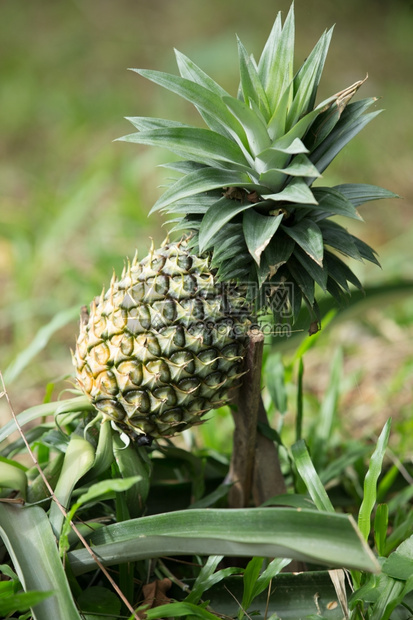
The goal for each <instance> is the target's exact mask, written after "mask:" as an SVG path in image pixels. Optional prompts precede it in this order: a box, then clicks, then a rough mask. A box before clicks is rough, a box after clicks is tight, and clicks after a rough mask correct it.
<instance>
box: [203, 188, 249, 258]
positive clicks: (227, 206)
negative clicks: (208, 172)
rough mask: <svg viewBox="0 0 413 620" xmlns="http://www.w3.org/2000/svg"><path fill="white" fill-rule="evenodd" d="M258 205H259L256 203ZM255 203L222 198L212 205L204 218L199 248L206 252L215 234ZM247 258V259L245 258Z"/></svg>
mask: <svg viewBox="0 0 413 620" xmlns="http://www.w3.org/2000/svg"><path fill="white" fill-rule="evenodd" d="M255 206H257V205H255ZM252 207H254V205H253V204H252V203H250V202H246V203H242V202H240V201H238V200H230V199H228V198H225V197H224V198H221V200H219V201H218V202H216V203H215V204H214V205H212V207H210V208H209V209H208V211H207V213H206V214H205V217H204V219H203V220H202V224H201V228H200V231H199V249H200V251H201V252H204V251H205V250H206V249H207V248H208V247H210V245H211V241H213V237H214V235H216V233H217V232H218V231H219V230H221V228H222V227H223V226H225V225H226V224H227V222H229V221H230V220H232V219H233V218H234V217H235V216H236V215H238V214H239V213H242V211H245V210H246V209H251V208H252ZM244 260H245V259H244Z"/></svg>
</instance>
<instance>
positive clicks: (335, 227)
mask: <svg viewBox="0 0 413 620" xmlns="http://www.w3.org/2000/svg"><path fill="white" fill-rule="evenodd" d="M318 226H319V228H320V230H321V232H322V233H323V238H324V244H326V245H329V246H331V247H332V248H335V249H336V250H338V251H339V252H341V253H342V254H345V255H346V256H350V257H351V258H355V259H356V260H361V255H360V252H359V251H358V249H357V246H356V244H355V243H354V240H353V236H352V235H350V233H349V232H347V230H346V229H345V228H343V227H342V226H340V224H337V222H331V221H329V220H324V221H322V222H319V223H318Z"/></svg>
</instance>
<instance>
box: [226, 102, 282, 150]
mask: <svg viewBox="0 0 413 620" xmlns="http://www.w3.org/2000/svg"><path fill="white" fill-rule="evenodd" d="M223 101H224V103H225V104H226V105H227V107H228V109H229V110H230V111H231V112H232V114H233V115H234V116H235V118H237V119H238V120H239V121H240V123H242V126H243V127H244V129H245V133H246V135H247V139H248V144H249V147H250V152H251V153H252V155H254V156H255V155H258V153H261V151H263V150H264V149H266V148H268V147H269V146H270V144H271V140H270V137H269V135H268V132H267V128H266V127H265V125H264V123H263V122H262V120H261V118H260V117H259V116H257V115H256V114H255V113H254V112H253V110H251V108H250V107H248V106H247V105H246V104H245V103H244V102H243V101H240V100H239V99H235V98H234V97H224V98H223Z"/></svg>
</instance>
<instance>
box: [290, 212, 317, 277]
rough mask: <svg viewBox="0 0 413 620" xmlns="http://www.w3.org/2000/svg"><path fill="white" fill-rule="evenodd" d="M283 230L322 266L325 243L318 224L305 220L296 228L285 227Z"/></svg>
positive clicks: (295, 226)
mask: <svg viewBox="0 0 413 620" xmlns="http://www.w3.org/2000/svg"><path fill="white" fill-rule="evenodd" d="M283 230H284V232H285V233H286V234H287V235H289V236H290V237H291V238H292V239H294V241H295V242H296V243H298V245H299V246H300V247H301V248H302V249H303V250H304V252H305V253H306V254H308V256H309V257H310V258H312V260H313V261H315V262H316V263H317V264H318V265H320V266H321V265H322V264H323V255H324V241H323V235H322V232H321V230H320V229H319V227H318V226H317V224H315V223H314V222H313V221H312V220H309V219H303V220H301V222H298V223H297V224H294V226H283Z"/></svg>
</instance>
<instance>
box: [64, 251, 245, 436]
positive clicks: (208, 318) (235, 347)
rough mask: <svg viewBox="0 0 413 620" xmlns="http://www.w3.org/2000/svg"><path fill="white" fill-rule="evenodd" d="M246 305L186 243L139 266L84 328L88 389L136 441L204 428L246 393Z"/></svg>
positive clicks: (81, 349) (80, 351)
mask: <svg viewBox="0 0 413 620" xmlns="http://www.w3.org/2000/svg"><path fill="white" fill-rule="evenodd" d="M238 301H239V293H238V291H237V290H234V291H233V292H232V291H231V290H227V287H223V286H220V285H219V283H217V282H216V280H215V277H214V274H213V272H212V271H211V267H210V259H209V257H208V256H206V257H199V256H196V255H193V254H191V253H190V252H189V250H188V248H187V244H186V242H185V241H182V242H180V243H169V242H168V241H165V242H164V244H163V246H162V247H161V248H160V249H159V250H154V249H153V248H152V249H151V251H150V253H149V255H148V256H147V257H146V258H144V259H143V260H142V261H141V262H138V260H137V256H135V258H134V260H133V262H132V264H128V266H127V268H125V269H124V271H123V273H122V276H121V279H120V280H119V281H118V280H117V279H116V278H115V277H113V278H112V282H111V286H110V288H109V290H108V291H107V293H106V295H105V294H104V293H102V295H101V297H100V299H98V303H97V304H96V302H94V303H93V304H92V308H91V314H90V317H89V320H88V321H87V322H86V323H81V330H80V336H79V338H78V341H77V347H76V352H75V354H74V363H75V365H76V368H77V382H78V384H79V386H80V388H81V389H82V390H83V391H84V392H85V393H86V394H87V395H88V396H89V397H90V398H91V399H92V402H93V403H94V404H95V406H96V407H97V409H98V410H99V411H101V413H102V414H103V416H104V417H106V418H110V419H111V420H114V421H115V422H116V423H118V425H119V426H120V427H121V428H123V429H125V430H128V431H129V434H131V432H132V434H134V433H138V434H140V435H141V434H143V435H146V436H149V437H154V438H155V437H162V436H164V435H171V434H173V433H175V432H177V431H181V430H184V429H185V428H188V427H189V426H192V425H194V424H196V423H198V422H199V420H200V418H201V416H202V415H203V414H204V413H206V412H207V411H209V410H210V409H211V408H214V407H219V406H220V405H221V404H222V403H223V402H225V399H226V398H227V394H228V392H229V390H230V389H231V388H234V387H235V386H236V385H238V384H239V381H238V380H239V378H240V376H241V374H242V359H243V355H244V352H245V344H246V340H247V332H248V327H249V319H248V317H247V316H245V314H244V313H243V312H238V311H236V310H237V305H238Z"/></svg>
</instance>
